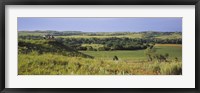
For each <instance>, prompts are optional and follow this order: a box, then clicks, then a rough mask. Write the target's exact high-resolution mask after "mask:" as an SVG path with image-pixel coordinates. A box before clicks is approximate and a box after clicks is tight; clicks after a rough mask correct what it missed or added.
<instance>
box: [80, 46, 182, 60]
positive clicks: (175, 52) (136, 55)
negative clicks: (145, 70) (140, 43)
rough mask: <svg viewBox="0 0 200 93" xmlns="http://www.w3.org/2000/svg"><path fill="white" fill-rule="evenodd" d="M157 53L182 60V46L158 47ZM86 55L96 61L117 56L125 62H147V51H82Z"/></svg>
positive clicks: (171, 58)
mask: <svg viewBox="0 0 200 93" xmlns="http://www.w3.org/2000/svg"><path fill="white" fill-rule="evenodd" d="M155 48H156V53H158V54H165V53H168V54H169V59H170V60H173V59H174V58H175V57H177V58H178V59H179V60H180V61H181V60H182V45H178V44H177V45H176V46H174V44H171V45H169V44H168V45H156V46H155ZM80 52H82V53H84V54H88V55H91V56H94V57H95V58H96V59H104V60H112V58H113V57H114V56H117V57H118V58H119V60H120V61H124V62H140V61H144V60H147V57H146V55H145V50H115V51H80Z"/></svg>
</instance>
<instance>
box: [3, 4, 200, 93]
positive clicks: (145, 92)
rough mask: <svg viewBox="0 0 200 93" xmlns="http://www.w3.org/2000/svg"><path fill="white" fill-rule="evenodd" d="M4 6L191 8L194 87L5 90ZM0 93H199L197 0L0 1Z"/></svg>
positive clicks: (199, 19) (199, 35)
mask: <svg viewBox="0 0 200 93" xmlns="http://www.w3.org/2000/svg"><path fill="white" fill-rule="evenodd" d="M6 5H195V82H196V83H195V88H113V89H111V88H92V89H90V88H19V89H17V88H5V80H6V79H5V6H6ZM0 29H1V30H0V45H1V46H0V60H1V62H0V91H1V93H35V92H36V93H78V92H82V93H93V92H96V93H102V92H103V93H110V92H116V93H160V92H161V93H200V86H199V84H200V82H199V78H200V64H199V61H200V60H199V59H200V57H199V45H200V43H199V41H200V33H199V31H200V0H0Z"/></svg>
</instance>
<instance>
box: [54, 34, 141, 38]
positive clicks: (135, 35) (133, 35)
mask: <svg viewBox="0 0 200 93" xmlns="http://www.w3.org/2000/svg"><path fill="white" fill-rule="evenodd" d="M142 36H143V35H142V34H131V35H118V36H112V35H105V36H100V35H99V36H98V35H97V36H89V35H72V36H56V38H111V37H116V38H124V37H127V38H142Z"/></svg>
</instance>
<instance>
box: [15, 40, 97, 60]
mask: <svg viewBox="0 0 200 93" xmlns="http://www.w3.org/2000/svg"><path fill="white" fill-rule="evenodd" d="M32 51H36V52H38V53H39V54H44V53H52V54H60V55H65V56H73V57H74V56H77V57H86V58H93V57H92V56H90V55H87V54H83V53H81V52H78V51H76V50H74V49H73V48H71V47H68V46H65V45H63V44H62V43H59V42H57V41H54V40H19V41H18V52H19V53H23V54H28V53H31V52H32Z"/></svg>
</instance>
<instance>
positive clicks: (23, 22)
mask: <svg viewBox="0 0 200 93" xmlns="http://www.w3.org/2000/svg"><path fill="white" fill-rule="evenodd" d="M17 22H18V31H35V30H41V31H44V30H56V31H83V32H140V31H161V32H175V31H178V32H181V31H182V18H181V17H160V18H158V17H152V18H145V17H143V18H142V17H128V18H127V17H118V18H117V17H116V18H115V17H114V18H113V17H110V18H108V17H100V18H92V17H86V18H74V17H72V18H70V17H66V18H56V17H49V18H47V17H46V18H45V17H18V19H17Z"/></svg>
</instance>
